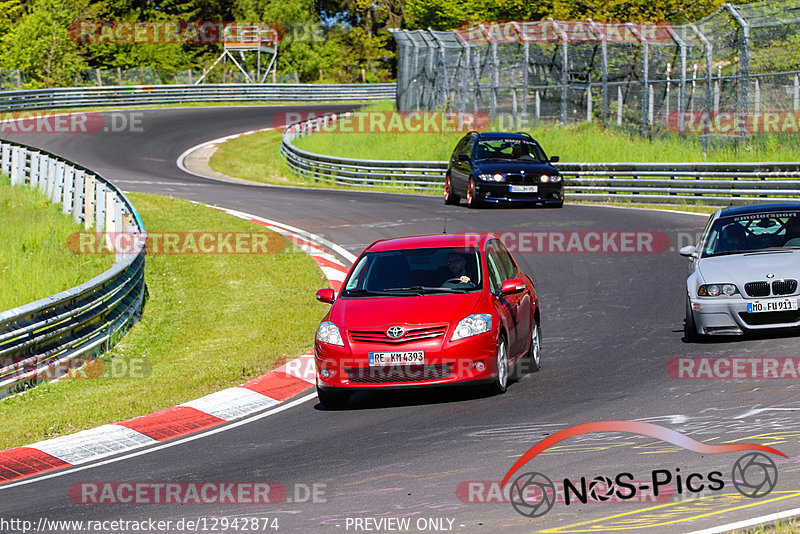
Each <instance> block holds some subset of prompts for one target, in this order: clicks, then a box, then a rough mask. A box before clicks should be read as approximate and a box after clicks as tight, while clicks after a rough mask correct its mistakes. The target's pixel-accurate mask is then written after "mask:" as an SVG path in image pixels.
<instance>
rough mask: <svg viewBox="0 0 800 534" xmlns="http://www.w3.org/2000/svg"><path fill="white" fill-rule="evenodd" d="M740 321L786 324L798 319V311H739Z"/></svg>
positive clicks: (756, 324) (799, 315)
mask: <svg viewBox="0 0 800 534" xmlns="http://www.w3.org/2000/svg"><path fill="white" fill-rule="evenodd" d="M739 317H741V318H742V321H744V322H745V323H747V324H749V325H753V326H765V325H769V324H786V323H796V322H798V321H800V311H798V310H792V311H776V312H763V313H747V312H739Z"/></svg>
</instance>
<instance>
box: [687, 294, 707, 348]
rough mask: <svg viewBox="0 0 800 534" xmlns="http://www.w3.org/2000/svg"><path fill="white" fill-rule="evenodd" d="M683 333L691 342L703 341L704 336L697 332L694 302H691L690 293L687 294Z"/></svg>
mask: <svg viewBox="0 0 800 534" xmlns="http://www.w3.org/2000/svg"><path fill="white" fill-rule="evenodd" d="M683 335H684V336H686V341H688V342H689V343H699V342H701V341H703V336H702V335H700V334H698V333H697V324H696V323H695V322H694V312H693V311H692V304H691V302H689V295H686V318H685V319H684V320H683Z"/></svg>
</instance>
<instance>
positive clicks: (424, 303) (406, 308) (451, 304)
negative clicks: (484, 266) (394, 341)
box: [330, 291, 481, 330]
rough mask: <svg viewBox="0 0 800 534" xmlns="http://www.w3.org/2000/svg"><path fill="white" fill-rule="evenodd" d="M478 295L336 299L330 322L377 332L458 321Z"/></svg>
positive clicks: (477, 298)
mask: <svg viewBox="0 0 800 534" xmlns="http://www.w3.org/2000/svg"><path fill="white" fill-rule="evenodd" d="M480 298H481V292H480V291H477V292H474V293H455V294H443V295H424V296H409V297H367V298H346V299H337V300H336V302H334V304H333V309H332V310H331V314H330V320H331V321H333V322H334V323H335V324H336V325H337V326H339V327H340V328H345V329H347V330H354V329H356V330H361V329H381V328H383V327H387V328H388V327H389V326H392V325H422V324H441V323H450V322H454V321H460V320H461V319H463V318H464V317H466V316H467V315H469V314H470V313H472V312H473V310H474V309H475V305H476V304H477V303H478V301H479V300H480Z"/></svg>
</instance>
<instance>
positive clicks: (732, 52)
mask: <svg viewBox="0 0 800 534" xmlns="http://www.w3.org/2000/svg"><path fill="white" fill-rule="evenodd" d="M799 30H800V0H767V1H764V2H758V3H753V4H742V5H733V4H724V5H723V6H722V7H721V8H720V9H718V10H717V11H715V12H714V13H712V14H711V15H709V16H707V17H705V18H704V19H702V20H699V21H697V22H695V23H691V24H684V25H674V26H673V25H669V24H632V23H629V24H618V23H617V24H604V23H598V22H595V21H592V20H585V21H556V20H553V19H549V20H546V21H537V22H492V23H483V24H472V25H471V26H467V27H465V28H462V29H458V30H454V31H450V32H443V31H434V30H427V31H426V30H416V31H409V30H391V32H392V35H393V36H394V38H395V40H396V42H397V46H398V74H397V106H398V109H400V110H401V111H410V110H433V109H446V110H453V111H472V110H478V109H481V110H488V111H489V114H490V116H491V117H492V118H493V119H494V118H496V117H498V116H500V117H503V116H507V117H509V128H511V127H512V126H513V127H517V128H525V127H527V126H529V125H531V124H532V123H534V122H536V121H558V122H560V123H561V124H567V123H569V122H576V121H592V120H600V121H602V122H603V123H605V124H609V125H610V124H616V125H619V126H626V127H629V128H636V129H637V130H638V131H639V132H640V133H641V134H642V135H647V134H649V133H651V132H653V131H665V130H669V131H674V132H680V133H698V134H701V135H702V134H712V135H721V136H728V137H731V136H743V135H747V134H750V133H798V130H799V129H800V124H798V122H799V121H798V117H800V115H798V111H800V79H799V78H798V74H800V57H798V56H797V53H796V51H797V48H798V45H800V31H799ZM512 120H513V122H512Z"/></svg>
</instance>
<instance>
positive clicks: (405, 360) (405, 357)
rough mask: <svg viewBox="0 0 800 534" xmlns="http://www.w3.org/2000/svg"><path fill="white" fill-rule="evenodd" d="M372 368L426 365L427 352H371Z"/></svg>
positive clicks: (370, 361) (370, 362)
mask: <svg viewBox="0 0 800 534" xmlns="http://www.w3.org/2000/svg"><path fill="white" fill-rule="evenodd" d="M369 364H370V366H383V365H425V351H422V350H411V351H405V352H370V353H369Z"/></svg>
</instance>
